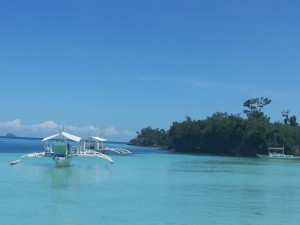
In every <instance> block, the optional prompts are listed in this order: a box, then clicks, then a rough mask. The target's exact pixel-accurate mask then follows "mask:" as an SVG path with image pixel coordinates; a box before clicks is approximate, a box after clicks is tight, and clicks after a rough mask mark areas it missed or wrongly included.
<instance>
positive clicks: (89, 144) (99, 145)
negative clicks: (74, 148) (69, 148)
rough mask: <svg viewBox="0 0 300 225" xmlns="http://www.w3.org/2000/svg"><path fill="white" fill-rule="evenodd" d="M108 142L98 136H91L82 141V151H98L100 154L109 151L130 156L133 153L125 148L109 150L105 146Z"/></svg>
mask: <svg viewBox="0 0 300 225" xmlns="http://www.w3.org/2000/svg"><path fill="white" fill-rule="evenodd" d="M106 141H107V140H106V139H104V138H101V137H98V136H90V137H88V138H85V139H82V140H81V141H80V146H79V148H80V151H81V152H89V151H96V152H99V153H102V154H104V153H106V152H107V151H111V152H115V153H117V154H130V153H131V152H130V151H129V150H127V149H124V148H109V147H106V146H104V145H103V142H106Z"/></svg>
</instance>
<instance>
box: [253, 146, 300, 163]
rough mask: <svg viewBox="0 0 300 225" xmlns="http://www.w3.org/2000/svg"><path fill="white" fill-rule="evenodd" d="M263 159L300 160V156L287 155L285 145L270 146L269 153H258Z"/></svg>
mask: <svg viewBox="0 0 300 225" xmlns="http://www.w3.org/2000/svg"><path fill="white" fill-rule="evenodd" d="M257 157H259V158H263V159H284V160H300V156H294V155H286V154H285V153H284V147H269V148H268V155H257Z"/></svg>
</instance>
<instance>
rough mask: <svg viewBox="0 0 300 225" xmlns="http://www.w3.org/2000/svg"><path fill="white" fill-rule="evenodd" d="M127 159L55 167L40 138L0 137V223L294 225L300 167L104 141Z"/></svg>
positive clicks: (299, 217) (298, 219) (299, 220)
mask: <svg viewBox="0 0 300 225" xmlns="http://www.w3.org/2000/svg"><path fill="white" fill-rule="evenodd" d="M107 145H109V146H110V147H120V148H126V149H128V150H130V151H132V154H130V155H117V154H110V156H111V157H112V158H113V160H114V164H110V163H109V162H108V161H106V160H103V159H100V158H85V159H83V158H76V159H73V160H72V162H71V165H70V166H69V167H65V168H57V167H56V166H55V163H54V162H53V161H52V159H50V158H24V159H23V160H22V161H21V162H20V163H19V164H17V165H14V166H11V165H10V162H11V161H12V160H15V159H17V158H19V157H20V156H22V155H24V154H26V153H30V152H38V151H41V148H42V147H43V144H42V143H41V140H39V139H14V138H0V207H1V208H0V212H1V218H0V224H1V225H20V224H28V225H57V224H63V225H101V224H103V225H201V224H203V225H218V224H220V225H260V224H261V225H266V224H267V225H271V224H272V225H299V224H300V161H281V160H278V161H276V160H275V161H274V160H265V159H259V158H242V157H222V156H204V155H192V154H178V153H172V152H166V151H161V150H159V149H155V148H146V147H135V146H129V145H126V144H125V143H108V144H107Z"/></svg>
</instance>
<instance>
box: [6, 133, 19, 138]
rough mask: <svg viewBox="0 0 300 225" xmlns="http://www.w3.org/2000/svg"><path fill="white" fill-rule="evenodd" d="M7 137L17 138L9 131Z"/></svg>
mask: <svg viewBox="0 0 300 225" xmlns="http://www.w3.org/2000/svg"><path fill="white" fill-rule="evenodd" d="M5 137H8V138H16V137H17V136H16V135H14V134H13V133H8V134H7V135H5Z"/></svg>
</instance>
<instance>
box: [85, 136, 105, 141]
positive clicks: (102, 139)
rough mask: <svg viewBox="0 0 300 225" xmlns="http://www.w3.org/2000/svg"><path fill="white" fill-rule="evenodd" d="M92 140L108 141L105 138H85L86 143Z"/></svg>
mask: <svg viewBox="0 0 300 225" xmlns="http://www.w3.org/2000/svg"><path fill="white" fill-rule="evenodd" d="M90 139H94V140H96V141H107V140H106V139H105V138H101V137H96V136H89V137H87V138H85V139H84V141H88V140H90Z"/></svg>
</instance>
